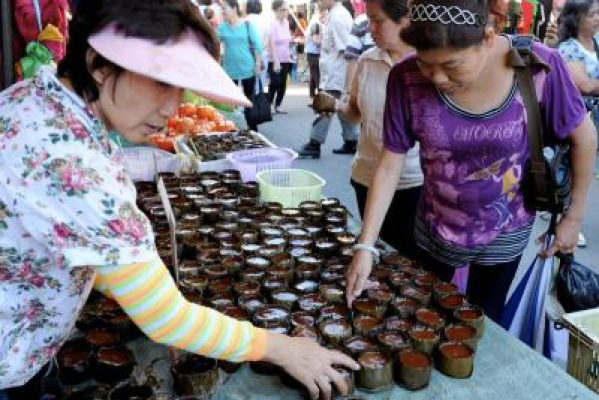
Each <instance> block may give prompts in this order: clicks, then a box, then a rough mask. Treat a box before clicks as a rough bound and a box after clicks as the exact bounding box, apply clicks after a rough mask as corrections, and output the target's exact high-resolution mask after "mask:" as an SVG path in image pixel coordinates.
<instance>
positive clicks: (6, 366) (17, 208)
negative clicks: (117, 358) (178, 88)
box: [0, 69, 157, 389]
mask: <svg viewBox="0 0 599 400" xmlns="http://www.w3.org/2000/svg"><path fill="white" fill-rule="evenodd" d="M135 196H136V193H135V188H134V186H133V184H132V182H131V180H130V179H129V178H128V177H127V175H126V172H125V169H124V168H123V166H122V165H121V164H120V163H118V162H117V161H116V160H115V159H114V158H113V155H112V150H111V147H110V143H109V141H108V135H107V132H106V129H105V127H104V125H103V124H102V122H101V121H99V120H98V119H97V118H95V117H94V115H93V114H92V113H91V111H90V110H89V109H88V108H87V107H86V106H85V104H84V103H83V102H82V100H81V99H80V98H79V97H78V96H76V95H75V94H74V93H72V92H70V91H69V90H67V89H66V88H65V87H64V86H63V85H62V84H61V83H60V82H59V81H58V80H57V78H56V77H55V75H54V72H53V71H52V70H51V69H42V70H40V72H39V73H38V74H37V75H36V77H35V78H33V79H31V80H25V81H23V82H19V83H17V84H15V85H13V86H12V87H10V88H8V89H7V90H6V91H4V92H2V93H0V389H1V388H6V387H13V386H18V385H22V384H23V383H25V382H27V381H28V380H29V379H30V378H31V377H32V376H33V375H35V373H36V372H37V371H38V370H39V368H41V366H43V365H44V364H45V363H47V362H48V361H49V360H50V358H51V357H53V356H54V354H55V353H56V352H57V351H58V349H59V348H60V346H61V345H62V343H63V342H64V341H65V339H66V338H67V336H68V335H69V332H70V331H71V329H72V328H73V325H74V322H75V319H76V318H75V316H77V315H78V314H79V312H80V310H81V308H82V306H83V304H84V302H85V300H86V298H87V295H88V293H89V291H90V290H91V287H92V284H93V279H94V271H93V269H92V268H89V267H86V266H90V265H96V266H97V265H117V264H132V263H135V262H144V261H149V260H152V259H155V258H156V257H157V253H156V250H155V246H154V237H153V233H152V229H151V227H150V225H149V222H148V220H147V218H146V217H145V215H143V214H142V213H141V212H140V211H139V210H138V208H137V207H136V205H135ZM77 267H79V268H77Z"/></svg>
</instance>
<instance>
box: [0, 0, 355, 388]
mask: <svg viewBox="0 0 599 400" xmlns="http://www.w3.org/2000/svg"><path fill="white" fill-rule="evenodd" d="M69 34H70V40H69V43H68V48H67V54H66V57H65V58H64V60H63V61H62V62H61V63H60V65H59V66H58V74H56V72H55V71H53V70H51V69H41V70H40V71H39V73H38V74H37V75H36V76H35V77H34V78H33V79H30V80H25V81H22V82H19V83H17V84H15V85H13V86H11V87H9V88H8V89H7V90H5V91H4V92H2V93H0V393H1V392H2V390H3V389H8V388H12V389H11V390H9V391H8V395H9V396H12V398H19V399H25V398H33V397H27V396H25V397H24V396H23V395H22V394H18V393H17V392H18V387H20V386H22V385H25V384H26V383H27V382H28V381H29V380H30V379H31V378H32V377H33V376H34V375H36V373H38V372H39V371H40V370H41V373H44V370H43V369H42V367H43V366H44V365H45V364H47V363H48V362H49V361H50V359H51V358H52V357H53V356H54V355H55V354H56V353H57V351H58V350H59V348H60V347H61V345H62V344H63V343H64V341H65V340H66V339H67V337H68V336H69V334H70V332H71V330H72V329H73V326H74V323H75V320H76V319H77V317H78V315H79V313H80V311H81V309H82V307H83V305H84V303H85V301H86V298H87V296H88V294H89V293H90V290H91V289H92V287H93V286H94V284H95V287H96V289H98V290H100V291H102V292H103V293H104V294H106V295H108V296H109V297H112V298H114V299H115V300H116V301H117V302H118V303H119V304H120V305H121V307H122V308H123V309H124V310H125V312H126V313H127V314H128V315H129V317H130V318H131V319H132V320H133V321H134V322H135V323H136V324H137V325H138V326H139V328H141V330H142V331H143V332H144V333H145V334H146V335H147V336H148V337H150V338H151V339H153V340H154V341H156V342H158V343H161V344H165V345H168V346H173V347H177V348H180V349H183V350H186V351H189V352H193V353H198V354H202V355H205V356H208V357H213V358H218V359H225V360H230V361H235V362H241V361H256V360H263V361H268V362H271V363H274V364H277V365H279V366H280V367H282V368H284V369H285V370H286V371H287V372H288V373H289V374H291V375H292V376H294V377H295V378H296V379H297V380H298V381H300V382H301V383H302V384H304V385H305V386H306V387H307V389H308V390H309V392H310V394H311V396H312V397H315V398H316V397H318V396H322V397H323V398H329V397H330V395H331V390H332V385H335V386H336V387H337V388H338V389H339V390H340V391H341V392H346V391H347V387H346V385H345V383H344V381H343V378H342V377H341V376H340V374H339V373H338V372H337V371H336V369H335V368H334V366H344V367H347V368H352V369H356V368H357V365H356V363H354V362H353V361H352V360H351V359H350V358H348V357H346V356H345V355H343V354H341V353H338V352H335V351H332V350H327V349H324V348H322V347H320V346H318V345H317V344H315V343H314V342H312V341H311V340H309V339H305V338H290V337H288V336H284V335H279V334H274V333H271V332H266V331H264V330H262V329H257V328H254V327H253V326H252V325H251V324H250V323H249V322H238V321H236V320H234V319H231V318H228V317H226V316H224V315H223V314H220V313H218V312H216V311H214V310H212V309H208V308H205V307H201V306H198V305H196V304H192V303H190V302H188V301H187V300H185V298H183V296H182V295H181V293H180V292H179V290H178V289H177V287H176V286H175V283H174V281H173V280H172V278H171V276H170V274H169V272H168V271H167V269H166V267H165V266H164V264H163V262H162V261H161V260H160V258H159V256H158V254H157V252H156V248H155V245H154V234H153V232H152V228H151V226H150V224H149V222H148V219H147V218H146V217H145V215H144V214H142V213H141V212H140V210H139V209H138V208H137V206H136V192H135V188H134V186H133V183H132V182H131V180H130V179H129V177H128V176H127V175H126V173H125V169H124V167H123V165H121V164H119V162H118V160H115V158H114V157H113V149H112V148H111V145H110V142H109V141H108V135H107V132H108V131H110V130H115V131H118V132H119V133H120V134H121V135H123V136H124V137H125V138H126V139H128V140H129V141H131V142H134V143H139V142H144V141H145V140H146V138H147V136H148V135H150V134H152V133H154V132H156V131H158V130H161V129H162V128H163V127H164V126H165V125H166V121H167V118H168V117H169V116H170V115H172V114H173V113H174V112H175V110H176V109H177V106H178V105H179V104H180V102H181V96H182V90H183V89H190V90H193V91H195V92H197V93H199V94H200V95H202V96H204V97H207V98H210V99H213V100H216V101H219V102H227V103H232V104H238V105H248V101H247V99H246V98H245V97H244V96H243V94H241V92H240V91H239V89H238V88H237V87H236V86H235V85H234V84H233V83H232V81H231V80H230V79H229V78H228V77H227V75H226V74H225V73H224V72H223V71H222V70H221V68H220V66H219V64H218V61H217V60H218V57H219V45H218V42H217V40H216V39H215V37H214V33H213V31H212V29H211V28H210V26H209V25H208V23H207V22H206V21H205V20H204V19H203V18H201V17H200V16H199V14H198V11H197V8H196V7H194V6H193V5H192V4H191V3H190V2H187V1H181V0H143V1H142V0H94V1H84V2H82V3H81V4H80V5H79V7H78V8H77V11H76V13H75V14H74V15H73V20H72V21H71V25H70V32H69ZM15 390H16V391H17V392H15ZM14 393H17V394H14ZM35 398H38V397H35Z"/></svg>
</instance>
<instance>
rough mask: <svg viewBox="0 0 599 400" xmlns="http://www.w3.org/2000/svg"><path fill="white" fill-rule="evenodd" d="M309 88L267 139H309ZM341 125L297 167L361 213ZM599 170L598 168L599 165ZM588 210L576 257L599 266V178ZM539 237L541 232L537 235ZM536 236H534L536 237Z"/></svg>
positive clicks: (286, 142) (296, 95)
mask: <svg viewBox="0 0 599 400" xmlns="http://www.w3.org/2000/svg"><path fill="white" fill-rule="evenodd" d="M309 101H310V99H309V97H308V89H307V86H306V85H305V84H298V85H293V86H291V87H289V88H288V94H287V96H286V98H285V101H284V103H283V107H282V108H283V109H284V110H285V111H288V112H289V114H287V115H275V116H274V121H273V122H271V123H268V124H264V125H261V126H260V131H261V132H262V133H263V134H265V135H266V136H267V137H268V138H270V139H271V140H272V141H274V142H275V143H276V144H277V145H279V146H281V147H292V148H293V147H297V146H299V145H301V144H303V143H305V142H306V141H307V140H308V135H309V132H310V126H311V123H312V120H313V118H314V114H313V112H312V110H311V109H310V108H308V106H307V105H308V103H309ZM340 133H341V126H340V125H339V122H338V121H335V122H334V124H333V127H332V128H331V131H330V132H329V138H328V140H327V143H326V144H325V145H324V146H323V147H322V157H321V159H320V160H312V159H306V160H298V161H297V162H296V164H295V166H296V167H297V168H304V169H309V170H311V171H314V172H316V173H317V174H319V175H320V176H322V177H323V178H324V179H325V180H326V182H327V184H326V186H325V194H326V195H328V196H332V197H338V198H340V199H341V200H342V202H343V204H345V205H346V206H347V207H348V208H349V209H350V211H351V212H352V213H353V214H354V215H356V216H358V212H357V207H356V202H355V197H354V191H353V189H352V188H351V186H350V185H349V169H350V164H351V161H352V156H344V155H335V154H332V149H333V148H336V147H338V146H340V145H341V144H342V142H343V141H342V139H341V135H340ZM597 170H599V168H597ZM588 203H589V204H588V210H587V213H586V220H585V222H584V225H583V232H584V234H585V236H586V238H587V242H588V247H587V248H585V249H579V250H578V251H577V253H576V256H577V259H578V260H579V261H580V262H582V263H584V264H586V265H595V266H598V267H599V257H598V256H599V181H598V180H594V181H593V185H592V187H591V192H590V194H589V200H588ZM544 225H545V223H544V222H543V221H542V220H541V219H540V218H537V226H536V227H535V231H536V232H539V234H540V232H542V231H543V226H544ZM536 236H538V234H537V235H536ZM536 236H535V237H536ZM537 247H538V246H535V244H534V242H532V241H531V243H530V244H529V248H528V250H527V253H526V257H525V260H524V261H523V264H524V262H527V264H524V265H528V261H527V260H531V257H534V254H535V249H536V248H537Z"/></svg>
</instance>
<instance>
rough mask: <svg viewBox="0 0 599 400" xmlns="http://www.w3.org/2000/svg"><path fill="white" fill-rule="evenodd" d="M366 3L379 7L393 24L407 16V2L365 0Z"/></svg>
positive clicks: (402, 0)
mask: <svg viewBox="0 0 599 400" xmlns="http://www.w3.org/2000/svg"><path fill="white" fill-rule="evenodd" d="M366 3H376V4H378V5H380V6H381V10H383V12H384V13H385V15H386V16H387V17H389V19H391V21H393V22H399V20H400V19H402V18H403V17H405V16H407V15H408V12H409V11H410V9H409V8H408V1H407V0H366Z"/></svg>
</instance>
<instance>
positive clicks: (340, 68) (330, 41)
mask: <svg viewBox="0 0 599 400" xmlns="http://www.w3.org/2000/svg"><path fill="white" fill-rule="evenodd" d="M352 24H353V20H352V17H351V14H350V13H349V11H347V9H346V8H345V7H344V6H343V5H342V4H341V2H340V1H338V2H336V3H335V5H334V6H333V8H331V11H330V12H329V16H328V19H327V21H326V23H325V24H324V25H323V27H322V28H323V29H322V30H323V33H322V45H321V48H320V88H321V89H324V90H339V91H343V89H345V70H346V69H347V62H346V61H345V56H344V54H343V52H344V51H345V47H346V46H347V43H348V41H349V35H350V32H351V28H352Z"/></svg>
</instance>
